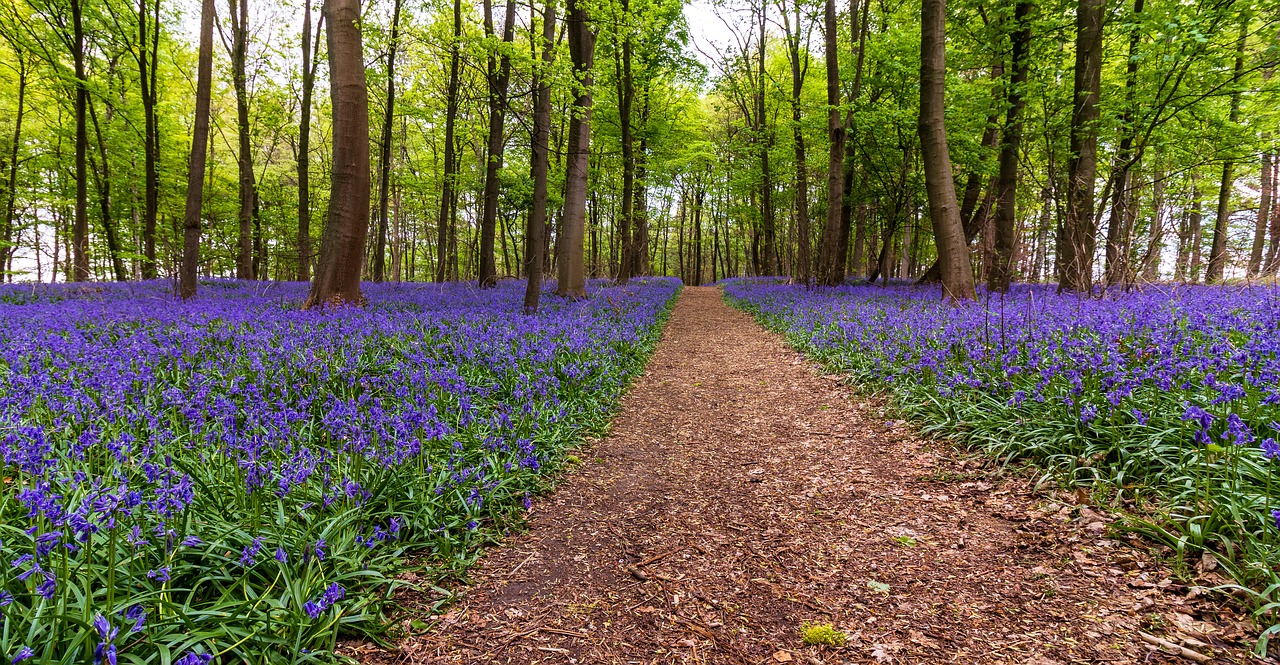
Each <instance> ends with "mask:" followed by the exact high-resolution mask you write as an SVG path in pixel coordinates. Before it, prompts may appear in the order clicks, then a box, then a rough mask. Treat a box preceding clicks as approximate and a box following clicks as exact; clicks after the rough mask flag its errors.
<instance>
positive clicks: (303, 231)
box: [298, 0, 324, 282]
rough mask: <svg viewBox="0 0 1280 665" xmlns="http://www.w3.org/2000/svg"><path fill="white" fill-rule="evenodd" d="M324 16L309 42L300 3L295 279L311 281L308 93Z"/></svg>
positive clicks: (307, 16)
mask: <svg viewBox="0 0 1280 665" xmlns="http://www.w3.org/2000/svg"><path fill="white" fill-rule="evenodd" d="M323 25H324V17H323V16H322V17H321V18H320V21H319V23H318V24H317V25H316V36H315V40H316V41H315V42H314V44H313V42H312V41H311V39H312V37H311V0H303V3H302V109H301V114H302V119H301V120H300V121H299V122H298V281H300V282H309V281H311V261H312V258H311V93H312V91H313V90H314V89H315V80H316V58H315V56H316V51H319V50H320V48H319V47H320V31H321V28H322V27H323Z"/></svg>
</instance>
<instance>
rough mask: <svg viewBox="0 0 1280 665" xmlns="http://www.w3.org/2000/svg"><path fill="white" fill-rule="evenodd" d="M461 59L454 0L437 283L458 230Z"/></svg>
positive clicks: (459, 13)
mask: <svg viewBox="0 0 1280 665" xmlns="http://www.w3.org/2000/svg"><path fill="white" fill-rule="evenodd" d="M461 58H462V0H453V39H452V41H450V42H449V90H448V93H447V95H448V97H447V107H446V111H445V121H444V174H443V176H442V178H443V180H444V182H443V183H442V184H441V186H440V220H439V224H438V225H437V234H436V261H437V264H436V281H437V282H443V281H445V278H446V277H447V276H448V268H449V261H448V256H449V238H450V237H451V236H452V235H453V234H454V232H455V228H456V227H457V220H456V219H455V213H456V211H457V208H458V205H457V199H458V193H457V182H456V181H457V179H458V165H457V156H456V155H455V154H454V153H455V152H456V146H455V145H454V132H455V131H456V129H455V127H456V125H457V123H458V78H459V76H460V74H461V72H460V71H459V68H460V67H461Z"/></svg>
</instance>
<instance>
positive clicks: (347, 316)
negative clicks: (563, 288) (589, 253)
mask: <svg viewBox="0 0 1280 665" xmlns="http://www.w3.org/2000/svg"><path fill="white" fill-rule="evenodd" d="M591 286H592V289H591V295H590V297H589V298H587V299H585V300H583V301H579V302H567V301H562V300H559V299H557V298H555V297H553V296H551V295H549V294H548V295H546V296H544V298H543V311H542V312H540V313H539V314H537V315H535V316H526V315H524V314H522V313H521V312H520V306H521V299H522V295H523V289H524V286H523V284H517V283H514V282H505V283H503V284H502V285H500V286H499V287H498V288H497V289H494V290H487V291H480V290H477V289H476V288H475V287H474V285H465V284H451V285H445V286H440V285H368V286H366V295H367V296H368V298H369V305H368V306H367V307H364V308H350V309H339V310H331V311H323V312H322V311H302V310H300V308H299V303H301V302H302V301H303V300H304V299H305V296H306V285H305V284H285V285H281V284H267V283H248V282H233V281H210V282H207V283H204V284H202V286H201V293H200V296H199V297H198V298H197V299H195V300H194V301H192V302H189V303H183V302H179V301H176V300H175V299H174V298H172V297H171V296H170V295H169V293H170V291H171V285H169V284H165V283H161V282H151V283H144V284H140V285H139V284H132V285H93V286H88V287H85V286H58V287H38V288H34V289H33V287H31V286H30V285H28V286H8V287H3V288H0V462H2V463H3V466H0V662H12V663H17V662H22V661H23V660H27V659H30V660H31V662H41V663H53V662H62V663H72V662H74V663H84V662H94V663H102V662H108V663H112V664H114V663H117V662H122V663H156V664H160V665H168V664H169V663H180V664H181V665H197V664H204V663H209V662H211V661H212V662H253V663H263V662H328V661H332V660H333V659H334V656H333V651H332V650H333V648H334V645H335V643H336V640H337V638H338V635H339V634H340V633H353V632H356V633H361V632H362V633H365V634H369V633H372V632H375V631H376V630H378V629H379V628H380V626H382V625H383V624H382V622H381V621H380V620H379V617H380V613H381V611H382V607H383V605H384V603H385V601H386V600H387V599H388V598H389V596H390V592H391V590H392V589H393V587H394V586H395V582H394V577H395V575H396V574H397V573H399V572H400V571H402V570H403V569H404V566H405V565H406V557H407V556H409V555H412V556H413V557H414V560H415V561H416V560H425V561H428V562H436V563H438V564H439V565H440V566H448V565H451V564H450V562H452V564H453V565H464V564H465V562H466V561H467V560H468V559H469V558H470V557H473V556H474V552H475V550H476V548H477V546H478V545H480V544H482V543H483V542H484V541H486V540H487V539H491V538H492V537H493V536H494V535H495V534H496V533H500V532H501V531H502V529H503V528H504V527H505V526H508V525H510V524H511V523H512V520H515V519H518V512H519V510H520V508H521V505H522V504H524V505H526V506H527V503H528V500H529V496H530V493H532V492H536V491H538V490H539V489H542V488H545V486H546V484H547V482H548V479H547V475H546V474H547V472H548V471H549V470H552V469H554V468H556V467H557V466H559V465H560V464H562V463H563V462H564V460H565V459H566V452H565V451H566V450H567V449H568V448H570V447H572V446H574V445H576V444H577V443H578V442H580V441H581V439H582V437H583V436H584V435H586V434H588V433H592V432H598V431H601V430H602V429H603V428H604V427H605V426H606V425H607V420H608V418H609V416H610V415H611V414H612V412H613V410H614V409H615V408H616V406H617V402H618V399H619V397H620V395H621V393H622V391H623V389H624V388H625V387H626V385H627V384H628V382H629V381H630V380H631V378H632V377H634V376H635V375H636V374H637V373H638V372H639V371H641V369H642V368H643V364H644V361H645V360H646V358H647V357H648V354H649V353H650V352H651V351H652V348H653V347H654V345H655V344H656V342H657V338H658V335H659V331H660V327H661V324H662V323H663V322H664V321H665V318H666V315H667V313H668V311H669V307H670V304H671V302H672V300H673V297H674V295H675V294H676V292H677V291H678V289H679V282H678V281H676V280H669V279H647V280H637V281H633V282H632V283H631V284H630V285H628V286H625V287H606V286H605V285H603V284H593V285H591ZM424 557H425V558H424ZM459 562H462V564H459Z"/></svg>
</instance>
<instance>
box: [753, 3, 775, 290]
mask: <svg viewBox="0 0 1280 665" xmlns="http://www.w3.org/2000/svg"><path fill="white" fill-rule="evenodd" d="M767 14H768V5H767V4H766V3H765V2H764V1H763V0H761V2H760V52H759V61H758V62H759V69H758V70H757V71H756V81H757V82H758V83H759V85H758V86H757V87H756V98H755V102H756V136H757V138H758V140H759V141H760V231H761V236H762V237H761V240H762V241H763V246H762V247H761V248H760V254H761V256H760V270H759V272H761V273H763V274H768V275H776V274H777V273H778V261H777V256H778V249H777V230H776V229H775V226H774V219H773V175H772V173H771V172H770V170H769V148H770V147H771V144H772V143H773V141H772V140H770V136H769V126H768V119H767V118H766V117H765V83H766V82H767V81H768V79H767V78H766V72H765V51H766V49H765V45H766V37H767V33H766V28H767V18H768V16H767Z"/></svg>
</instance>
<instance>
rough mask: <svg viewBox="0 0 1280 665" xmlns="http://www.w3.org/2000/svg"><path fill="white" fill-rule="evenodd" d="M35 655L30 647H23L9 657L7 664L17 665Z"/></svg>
mask: <svg viewBox="0 0 1280 665" xmlns="http://www.w3.org/2000/svg"><path fill="white" fill-rule="evenodd" d="M35 655H36V654H35V652H34V651H32V650H31V647H27V646H24V647H22V648H20V649H18V651H17V652H16V653H14V654H13V655H12V656H10V657H9V662H10V663H11V664H12V665H18V663H21V662H22V661H24V660H27V659H28V658H31V657H33V656H35Z"/></svg>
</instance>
